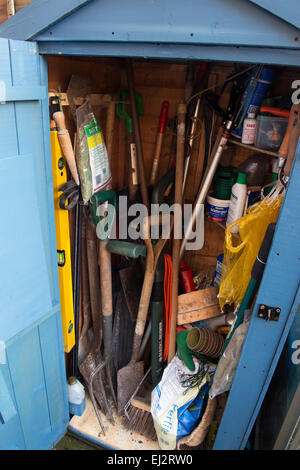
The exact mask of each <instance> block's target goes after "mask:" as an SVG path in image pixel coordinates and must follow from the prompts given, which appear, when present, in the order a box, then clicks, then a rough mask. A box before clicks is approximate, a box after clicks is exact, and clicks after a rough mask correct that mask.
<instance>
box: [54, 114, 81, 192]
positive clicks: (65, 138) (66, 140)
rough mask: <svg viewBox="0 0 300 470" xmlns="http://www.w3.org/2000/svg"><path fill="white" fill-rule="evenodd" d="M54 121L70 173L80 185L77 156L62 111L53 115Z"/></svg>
mask: <svg viewBox="0 0 300 470" xmlns="http://www.w3.org/2000/svg"><path fill="white" fill-rule="evenodd" d="M53 119H54V121H55V123H56V127H57V136H58V140H59V143H60V146H61V150H62V153H63V155H64V157H65V159H66V161H67V164H68V166H69V169H70V172H71V174H72V176H73V178H74V181H75V183H76V184H77V185H79V176H78V171H77V165H76V160H75V155H74V151H73V146H72V142H71V138H70V134H69V131H68V130H67V128H66V123H65V116H64V113H63V112H62V111H56V112H55V113H53Z"/></svg>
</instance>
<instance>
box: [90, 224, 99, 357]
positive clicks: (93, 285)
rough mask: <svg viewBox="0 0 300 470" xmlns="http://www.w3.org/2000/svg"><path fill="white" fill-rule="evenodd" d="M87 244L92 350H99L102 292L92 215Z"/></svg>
mask: <svg viewBox="0 0 300 470" xmlns="http://www.w3.org/2000/svg"><path fill="white" fill-rule="evenodd" d="M86 244H87V260H88V274H89V286H90V300H91V312H92V319H93V330H94V343H93V346H92V352H97V351H99V349H100V347H101V343H102V328H101V326H102V325H101V316H100V315H101V299H100V296H101V293H100V286H99V276H98V263H97V237H96V229H95V227H94V224H93V222H92V219H91V218H90V217H88V218H87V221H86Z"/></svg>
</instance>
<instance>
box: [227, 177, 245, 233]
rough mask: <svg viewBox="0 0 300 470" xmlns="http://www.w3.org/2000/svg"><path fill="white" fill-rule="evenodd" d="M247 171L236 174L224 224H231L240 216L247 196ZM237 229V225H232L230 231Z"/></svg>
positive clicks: (233, 231)
mask: <svg viewBox="0 0 300 470" xmlns="http://www.w3.org/2000/svg"><path fill="white" fill-rule="evenodd" d="M246 183H247V173H244V172H242V171H241V172H240V173H239V174H238V178H237V182H236V183H235V184H234V185H233V186H232V189H231V197H230V205H229V210H228V217H227V221H226V226H227V225H229V224H232V222H235V221H236V220H238V219H239V218H240V217H242V215H243V213H244V208H245V201H246V197H247V184H246ZM237 231H238V227H233V229H232V230H231V232H232V233H235V232H237Z"/></svg>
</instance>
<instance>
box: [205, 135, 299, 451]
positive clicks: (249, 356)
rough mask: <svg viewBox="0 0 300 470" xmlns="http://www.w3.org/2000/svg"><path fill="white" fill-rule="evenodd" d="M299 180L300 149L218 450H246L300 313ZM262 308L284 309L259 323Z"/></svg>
mask: <svg viewBox="0 0 300 470" xmlns="http://www.w3.org/2000/svg"><path fill="white" fill-rule="evenodd" d="M299 179H300V143H298V148H297V150H296V154H295V157H294V165H293V169H292V172H291V178H290V181H289V184H288V187H287V191H286V194H285V198H284V201H283V205H282V208H281V211H280V214H279V217H278V221H277V224H276V230H275V234H274V238H273V242H272V246H271V250H270V253H269V256H268V261H267V264H266V268H265V270H264V275H263V278H262V282H261V285H260V289H259V292H258V294H257V298H256V301H255V305H254V307H253V311H252V314H251V321H250V325H249V329H248V333H247V337H246V340H245V343H244V345H243V349H242V353H241V356H240V359H239V362H238V366H237V370H236V373H235V376H234V379H233V383H232V387H231V390H230V393H229V396H228V400H227V403H226V408H225V411H224V414H223V417H222V421H221V424H220V427H219V430H218V434H217V438H216V441H215V445H214V449H216V450H237V449H243V448H244V447H245V446H246V444H247V440H248V438H249V435H250V432H251V429H252V427H253V425H254V423H255V420H256V418H257V415H258V412H259V409H260V407H261V404H262V402H263V399H264V397H265V394H266V392H267V390H268V387H269V384H270V382H271V379H272V375H273V373H274V370H275V367H276V365H277V362H278V359H279V357H280V354H281V352H282V349H283V346H284V343H285V341H286V339H287V336H288V333H289V331H290V329H291V326H292V324H293V321H294V318H295V315H296V313H297V312H299V311H300V296H299V292H300V291H299V285H300V262H299V261H300V258H299V253H300V237H299V233H300V218H299ZM261 304H264V305H268V306H270V307H277V308H280V309H281V313H280V316H279V319H278V321H268V322H267V321H265V320H263V319H261V318H259V317H258V309H259V305H261Z"/></svg>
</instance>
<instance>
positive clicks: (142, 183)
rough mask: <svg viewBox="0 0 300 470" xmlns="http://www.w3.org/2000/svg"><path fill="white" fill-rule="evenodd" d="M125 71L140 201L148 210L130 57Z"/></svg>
mask: <svg viewBox="0 0 300 470" xmlns="http://www.w3.org/2000/svg"><path fill="white" fill-rule="evenodd" d="M126 73H127V81H128V91H129V98H130V105H131V113H132V122H133V129H134V135H135V143H136V155H137V168H138V177H139V183H140V189H141V195H142V201H143V204H144V205H145V206H146V208H147V210H148V211H149V198H148V190H147V183H146V173H145V162H144V154H143V146H142V139H141V130H140V122H139V112H138V103H137V99H136V92H135V86H134V80H133V65H132V60H131V59H126Z"/></svg>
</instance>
